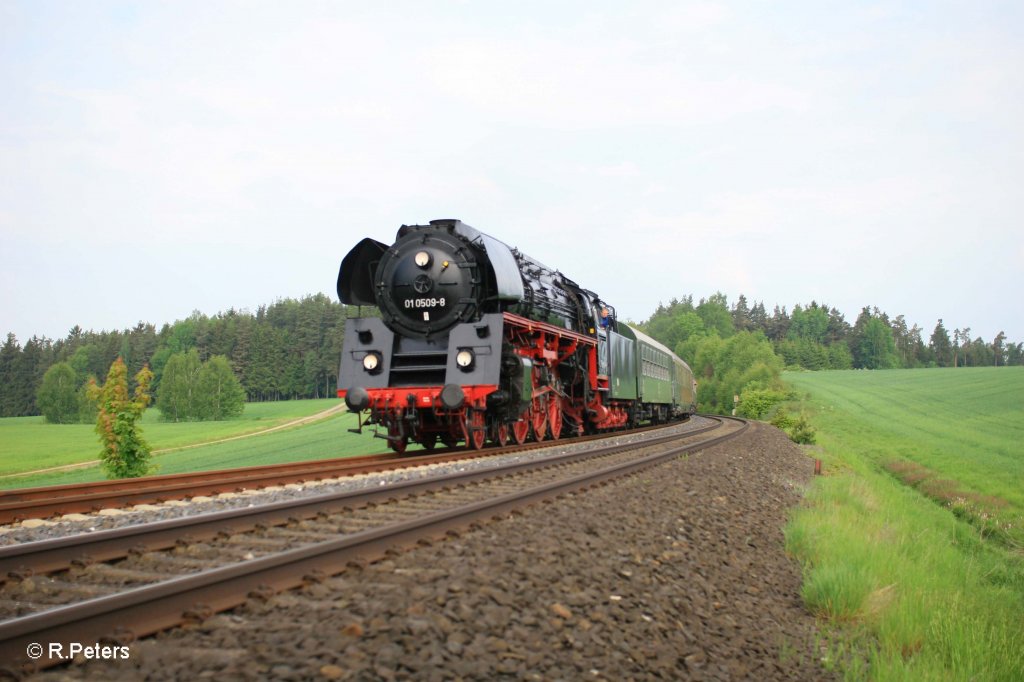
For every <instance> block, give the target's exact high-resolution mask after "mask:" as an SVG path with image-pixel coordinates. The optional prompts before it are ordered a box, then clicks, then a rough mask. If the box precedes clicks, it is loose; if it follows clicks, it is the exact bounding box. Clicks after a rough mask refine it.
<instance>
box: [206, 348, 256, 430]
mask: <svg viewBox="0 0 1024 682" xmlns="http://www.w3.org/2000/svg"><path fill="white" fill-rule="evenodd" d="M196 407H197V409H196V417H198V418H199V419H212V420H222V419H231V418H232V417H237V416H238V415H240V414H242V410H244V409H245V390H244V389H243V388H242V385H241V384H240V383H239V382H238V378H237V377H236V376H235V373H234V372H233V371H231V365H230V364H229V363H228V359H227V358H226V357H224V356H223V355H214V356H213V357H212V358H210V359H209V360H207V361H206V362H205V363H203V366H202V368H201V369H200V370H199V376H198V379H197V380H196Z"/></svg>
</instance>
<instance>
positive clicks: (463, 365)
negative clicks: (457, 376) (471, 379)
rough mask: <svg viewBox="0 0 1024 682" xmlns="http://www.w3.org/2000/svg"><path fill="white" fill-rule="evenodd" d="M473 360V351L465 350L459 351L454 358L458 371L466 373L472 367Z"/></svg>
mask: <svg viewBox="0 0 1024 682" xmlns="http://www.w3.org/2000/svg"><path fill="white" fill-rule="evenodd" d="M475 359H476V358H475V357H474V356H473V351H471V350H469V349H468V348H465V349H463V350H460V351H459V353H458V355H456V356H455V364H456V365H458V366H459V369H461V370H465V371H468V370H469V369H470V368H471V367H472V366H473V360H475Z"/></svg>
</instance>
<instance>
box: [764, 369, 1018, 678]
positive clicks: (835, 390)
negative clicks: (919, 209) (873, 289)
mask: <svg viewBox="0 0 1024 682" xmlns="http://www.w3.org/2000/svg"><path fill="white" fill-rule="evenodd" d="M784 378H785V380H786V381H787V382H788V383H789V384H790V385H791V386H793V387H795V388H796V390H797V391H798V392H800V393H801V394H803V400H802V402H801V409H803V410H804V411H805V412H806V413H807V414H808V415H809V417H810V420H811V423H812V424H813V425H814V426H815V427H816V428H817V429H818V443H819V447H817V448H816V449H814V451H813V452H814V454H815V456H816V457H820V458H821V459H822V460H823V462H824V465H825V472H826V476H824V477H822V478H819V479H816V480H815V482H814V484H813V485H812V487H811V489H810V490H809V491H808V494H807V497H806V500H805V504H804V506H802V507H801V508H800V509H799V510H797V511H796V512H795V513H794V515H793V518H792V521H791V523H790V524H789V526H788V527H787V531H786V536H787V546H788V548H789V549H790V551H792V552H793V553H794V555H795V556H797V557H798V558H799V559H800V560H801V561H802V562H803V564H804V567H805V575H804V588H803V591H804V599H805V601H806V603H807V604H808V606H809V607H810V608H811V609H812V610H813V611H815V612H816V613H818V614H819V615H820V616H821V617H823V618H826V619H828V620H829V621H831V622H832V623H835V624H836V625H838V626H840V627H839V629H838V630H837V631H836V632H837V633H839V634H837V636H836V639H835V640H834V641H833V642H832V647H833V648H832V652H831V654H830V656H832V658H833V659H839V660H842V661H844V663H843V664H842V665H841V666H840V667H841V668H842V669H843V670H844V671H845V673H846V675H847V677H848V678H852V679H858V678H862V677H867V678H870V679H879V680H889V679H893V680H919V679H935V680H947V679H952V680H960V679H962V680H970V679H979V680H982V679H984V680H1020V679H1024V620H1022V618H1021V614H1022V613H1024V368H1019V367H1012V368H966V369H964V368H961V369H935V370H893V371H885V372H866V371H849V372H818V373H799V374H787V375H785V377H784Z"/></svg>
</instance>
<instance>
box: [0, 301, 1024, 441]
mask: <svg viewBox="0 0 1024 682" xmlns="http://www.w3.org/2000/svg"><path fill="white" fill-rule="evenodd" d="M350 313H352V314H355V313H356V311H355V309H352V310H348V309H346V307H345V306H342V305H341V304H339V303H337V302H335V301H332V300H331V299H330V298H328V297H327V296H325V295H323V294H316V295H313V296H307V297H305V298H302V299H300V300H296V299H284V300H280V301H277V302H276V303H273V304H271V305H268V306H260V307H259V308H258V309H257V310H256V312H255V313H250V312H248V311H238V310H234V309H231V310H228V311H227V312H222V313H218V314H216V315H214V316H212V317H208V316H206V315H204V314H202V313H200V312H198V311H197V312H194V313H193V314H192V315H190V316H189V317H188V318H186V319H184V320H178V321H176V322H174V323H172V324H165V325H163V327H161V328H160V330H159V331H157V329H156V327H155V326H154V325H152V324H150V323H145V322H139V324H138V325H136V326H135V327H134V328H132V329H125V330H122V331H100V332H93V331H84V330H83V329H82V328H81V327H79V326H75V327H74V328H72V329H71V330H70V332H69V333H68V335H67V336H66V337H65V338H63V339H57V340H53V339H48V338H45V337H37V336H33V337H32V338H31V339H29V340H28V341H27V342H26V343H25V344H24V346H22V345H21V344H19V343H18V340H17V338H16V337H15V336H14V334H8V335H7V338H6V341H5V342H4V344H3V345H2V347H0V416H2V417H17V416H27V415H38V414H40V413H41V410H40V406H39V404H38V397H39V391H40V389H41V386H42V382H43V377H44V375H45V374H46V372H47V370H49V369H50V368H51V367H53V366H54V365H56V364H58V363H67V365H68V368H69V369H70V370H71V372H68V371H67V370H66V369H63V368H62V372H61V379H60V380H61V381H62V382H72V383H74V385H75V386H77V387H82V386H84V385H85V384H86V383H87V381H88V379H89V378H90V377H95V378H96V380H97V381H98V382H99V383H102V382H104V381H105V380H106V374H107V371H108V369H109V368H110V366H111V364H112V363H113V362H114V361H115V360H116V359H117V358H118V357H120V358H122V359H123V361H124V363H125V367H126V373H127V375H128V376H129V377H134V376H136V375H137V374H138V373H139V371H140V370H141V369H142V368H143V367H144V366H147V365H148V366H149V367H150V369H151V370H152V372H153V375H154V376H153V382H152V387H151V390H152V392H153V393H154V394H155V395H156V396H157V404H158V406H159V405H160V404H161V401H160V396H161V391H160V385H161V382H162V381H164V379H165V374H166V373H167V370H168V368H169V367H170V368H171V375H172V376H173V375H175V373H176V372H177V371H178V368H177V367H176V366H175V365H176V363H178V362H183V363H185V365H187V366H186V367H185V368H184V370H183V371H184V372H185V373H186V374H189V373H193V374H194V378H195V379H196V380H198V369H197V367H201V366H202V365H203V364H204V363H209V362H210V361H211V359H213V358H217V357H220V358H223V362H222V361H221V360H217V361H216V363H215V364H217V365H218V366H219V368H220V370H223V368H224V366H225V364H224V363H226V366H227V367H229V368H230V370H231V371H232V373H233V374H234V375H235V376H236V377H237V378H238V381H239V383H240V385H241V389H242V392H243V394H244V398H245V400H247V401H250V402H252V401H265V400H282V399H298V398H324V397H329V396H333V395H334V394H335V389H336V385H337V372H338V362H339V358H340V356H341V346H342V342H343V335H344V326H345V319H346V318H347V317H348V316H349V314H350ZM362 313H363V314H364V315H365V314H371V315H372V314H377V313H376V311H375V310H372V309H366V308H364V309H363V310H362ZM640 326H641V327H642V328H643V329H644V330H645V331H646V332H647V333H648V334H650V335H651V336H652V337H654V338H656V339H658V340H659V341H661V342H662V343H664V344H665V345H666V346H668V347H669V348H671V349H673V350H674V351H675V352H676V353H677V354H678V355H679V356H680V357H682V358H684V359H685V360H687V362H689V363H690V364H691V366H692V367H693V369H694V371H695V373H696V374H697V376H698V381H699V386H698V398H699V400H700V401H701V405H702V409H708V410H711V409H726V408H730V407H731V405H732V402H733V397H734V396H736V395H739V394H740V393H741V392H742V391H743V390H744V389H746V390H749V391H754V390H772V389H771V388H770V387H772V386H777V385H778V382H777V378H778V376H779V373H780V372H781V370H782V369H783V368H786V367H792V368H804V369H809V370H821V369H850V368H866V369H882V368H895V367H907V368H911V367H963V366H971V367H973V366H984V365H992V366H1003V365H1021V364H1024V344H1022V343H1012V342H1009V341H1008V340H1007V338H1006V335H1005V334H1003V333H1002V332H1000V333H999V334H997V335H996V338H995V339H993V340H992V341H991V342H986V341H984V340H983V339H982V338H981V337H974V338H972V333H971V329H970V328H969V327H963V328H953V329H952V332H950V331H949V330H948V329H947V328H946V326H945V324H944V322H943V320H939V321H938V323H937V324H936V325H935V328H934V330H933V331H932V333H931V334H930V335H928V336H927V338H926V336H925V335H926V332H925V330H924V329H922V328H920V327H919V326H918V325H916V324H915V325H913V326H908V324H907V322H906V319H905V318H904V316H903V315H899V316H897V317H896V318H890V317H889V316H888V315H887V314H885V313H883V312H881V311H880V310H879V309H878V308H873V307H865V308H863V309H862V310H861V312H860V314H859V315H858V316H857V318H856V320H854V322H853V324H850V323H849V322H847V321H846V319H845V317H844V316H843V314H842V313H841V312H840V311H839V310H837V309H836V308H834V307H830V306H828V305H822V304H819V303H817V302H816V301H812V302H811V303H809V304H806V305H796V306H793V308H792V311H791V312H790V311H787V309H786V308H785V307H779V306H777V305H776V306H774V308H773V310H772V312H771V314H769V313H768V312H767V310H766V308H765V306H764V304H763V303H761V302H757V303H754V304H753V305H750V303H749V302H748V299H747V298H746V296H744V295H742V294H741V295H740V296H739V298H738V299H737V300H736V302H735V304H732V305H730V304H729V301H728V299H727V298H726V296H725V295H724V294H721V293H716V294H714V295H712V296H709V297H708V298H706V299H704V298H702V299H700V301H699V302H698V303H696V304H694V301H693V296H684V297H683V298H681V299H673V300H672V301H671V302H670V303H669V304H668V305H667V306H666V305H659V306H658V309H657V310H656V311H655V312H654V314H653V315H652V316H651V317H650V319H648V320H646V321H644V322H642V323H641V324H640ZM193 354H194V355H193ZM182 355H184V356H187V358H191V359H185V360H181V361H175V362H171V359H172V357H174V356H182ZM197 361H198V362H197ZM210 371H211V372H212V370H210ZM219 376H220V377H222V378H224V374H223V372H220V374H219ZM209 380H211V379H210V378H209V377H208V378H207V381H209ZM132 381H134V380H132ZM176 381H177V380H176ZM134 388H135V387H134V384H133V385H132V386H131V389H132V390H134ZM187 390H188V389H186V394H187ZM80 391H81V393H80V395H79V396H78V397H77V398H76V400H77V401H78V403H77V404H78V405H79V407H80V408H81V410H83V411H84V412H85V414H83V415H82V417H81V420H82V421H90V420H91V419H93V418H95V412H94V411H93V412H90V410H94V409H95V408H94V407H93V406H91V405H90V404H89V402H88V401H87V400H85V393H84V391H85V389H84V388H81V389H80ZM182 400H186V402H187V398H185V399H182ZM232 400H233V399H232ZM229 402H230V401H229ZM176 404H184V403H181V402H180V401H179V402H178V403H176ZM165 406H167V407H168V410H169V411H170V412H165V413H164V414H165V415H166V414H168V413H171V414H174V413H175V412H174V410H177V409H179V408H177V407H174V406H168V405H167V404H166V401H165ZM181 409H182V410H184V412H178V413H177V414H186V413H188V410H190V409H191V410H194V412H192V414H193V415H197V414H205V413H208V412H209V410H211V409H213V410H220V409H221V408H220V407H209V406H208V405H203V406H200V405H198V404H196V405H193V406H192V407H185V408H181ZM185 418H201V417H196V416H193V417H185Z"/></svg>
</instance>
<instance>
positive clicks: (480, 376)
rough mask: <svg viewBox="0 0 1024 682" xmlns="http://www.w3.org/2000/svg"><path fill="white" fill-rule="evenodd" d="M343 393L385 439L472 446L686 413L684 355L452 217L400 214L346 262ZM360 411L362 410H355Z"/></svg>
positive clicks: (689, 406)
mask: <svg viewBox="0 0 1024 682" xmlns="http://www.w3.org/2000/svg"><path fill="white" fill-rule="evenodd" d="M338 297H339V298H340V299H341V302H342V303H345V304H348V305H357V306H363V305H367V306H376V307H377V308H379V310H380V315H381V316H380V317H379V318H378V317H357V318H350V319H349V320H347V321H346V323H345V339H344V347H343V350H342V356H341V367H340V371H339V374H338V396H339V397H342V398H344V399H345V403H346V405H347V406H348V408H349V409H350V410H351V411H352V412H356V413H357V414H360V428H361V427H362V425H363V424H376V425H379V426H380V427H382V430H383V431H384V432H385V433H383V434H378V435H383V436H384V437H386V438H387V439H388V441H389V443H390V445H391V447H392V448H393V449H394V450H396V451H398V452H402V451H404V450H405V448H406V445H407V444H408V443H409V442H416V443H420V444H422V445H423V446H424V447H426V448H432V447H433V446H434V445H435V444H436V443H437V441H441V442H442V443H445V444H447V445H454V444H455V443H457V442H458V441H465V443H466V444H467V445H468V446H469V447H471V448H474V449H480V448H482V447H484V445H485V444H486V443H487V442H489V441H490V442H493V443H496V444H499V445H505V444H506V443H508V442H509V441H510V440H514V441H515V442H517V443H522V442H524V441H526V440H527V439H528V438H531V437H532V438H534V439H536V440H544V439H546V438H552V439H557V438H561V437H562V436H564V435H574V434H582V433H585V432H596V431H602V430H608V429H616V428H621V427H624V426H628V425H633V424H637V423H640V422H644V421H667V420H670V419H679V418H683V417H686V416H689V415H690V414H692V413H693V412H694V410H695V394H696V390H695V388H696V385H695V384H694V381H693V374H692V373H691V371H690V368H689V367H688V366H687V365H686V363H685V362H683V361H682V360H681V359H679V358H678V357H676V356H675V355H674V354H673V353H672V352H671V351H670V350H669V349H668V348H666V347H665V346H663V345H662V344H660V343H658V342H657V341H655V340H653V339H651V338H650V337H648V336H646V335H645V334H643V333H642V332H640V331H639V330H637V329H634V328H633V327H631V326H629V325H626V324H624V323H622V322H619V321H618V320H617V319H616V315H615V308H614V307H613V306H611V305H609V304H608V303H606V302H605V301H603V300H601V298H600V297H599V296H598V295H597V294H595V293H594V292H593V291H590V290H588V289H584V288H582V287H580V286H579V285H577V284H576V283H575V282H573V281H572V280H570V279H569V278H568V277H566V276H564V275H563V274H562V273H561V272H559V271H557V270H552V269H551V268H548V267H546V266H544V265H542V264H541V263H539V262H537V261H536V260H534V259H532V258H530V257H529V256H527V255H525V254H523V253H521V252H520V251H518V250H517V249H514V248H510V247H509V246H507V245H506V244H504V243H503V242H501V241H498V240H497V239H495V238H493V237H491V236H489V235H486V234H484V233H482V232H479V231H478V230H475V229H474V228H472V227H470V226H469V225H466V224H465V223H463V222H461V221H458V220H432V221H430V224H429V225H403V226H402V227H401V228H400V229H399V230H398V236H397V238H396V240H395V242H394V244H392V245H390V246H388V245H386V244H383V243H381V242H378V241H375V240H373V239H370V238H366V239H363V240H362V241H361V242H359V243H358V244H357V245H356V246H355V247H354V248H353V249H352V250H351V251H350V252H349V253H348V255H347V256H345V258H344V259H343V260H342V263H341V270H340V272H339V274H338ZM364 413H365V420H364V417H363V415H364Z"/></svg>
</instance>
